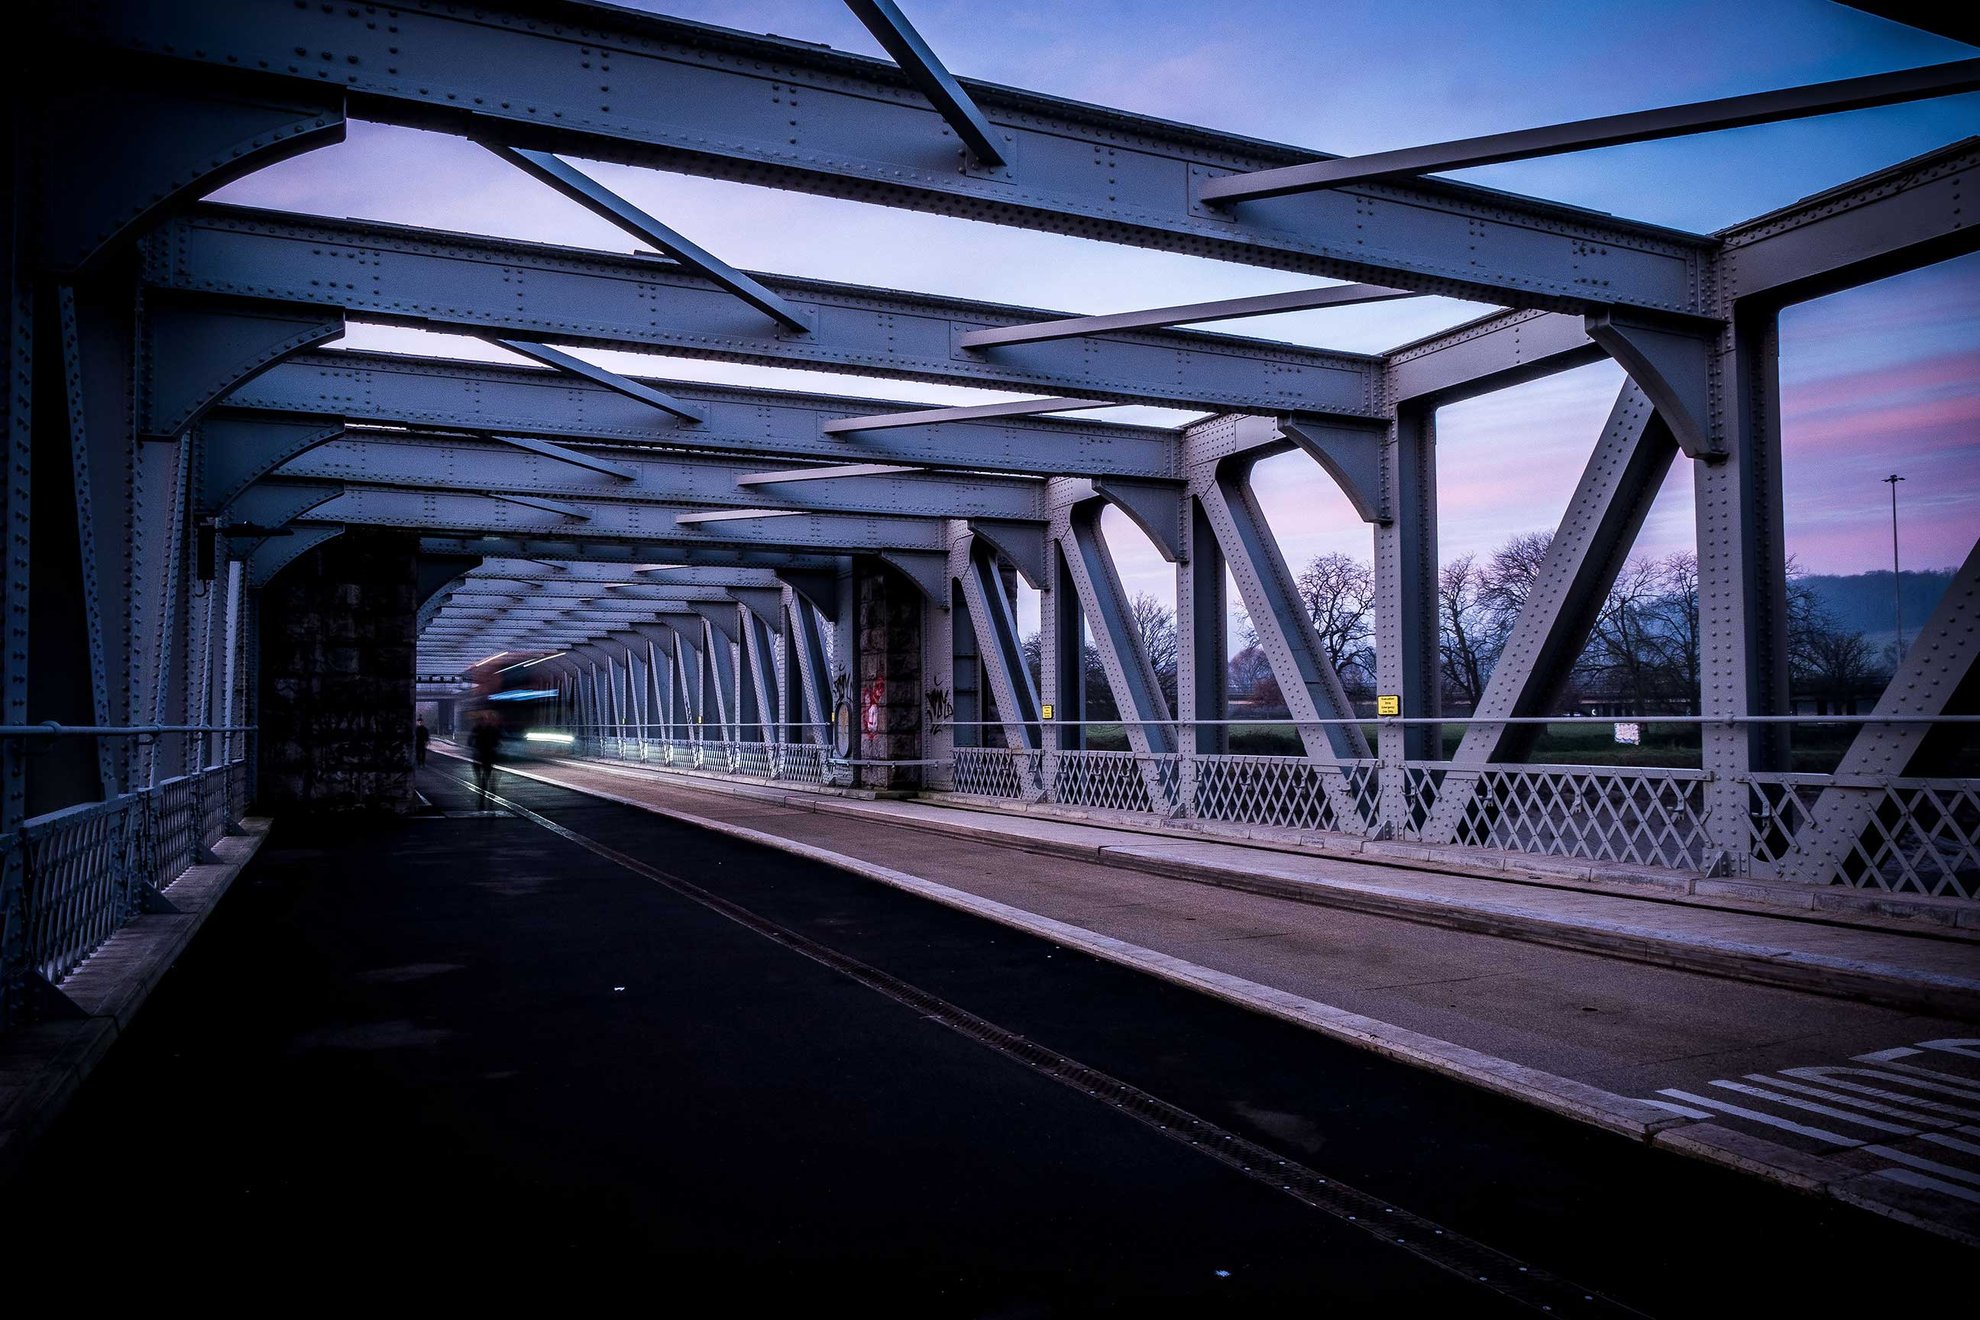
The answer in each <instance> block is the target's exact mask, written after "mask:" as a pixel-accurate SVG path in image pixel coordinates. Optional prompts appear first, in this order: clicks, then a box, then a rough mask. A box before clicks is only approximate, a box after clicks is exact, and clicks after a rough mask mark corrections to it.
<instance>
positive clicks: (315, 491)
mask: <svg viewBox="0 0 1980 1320" xmlns="http://www.w3.org/2000/svg"><path fill="white" fill-rule="evenodd" d="M264 492H265V493H267V494H268V495H269V496H270V501H269V507H270V508H271V509H273V508H274V507H275V505H276V503H277V500H278V498H286V499H287V501H288V502H289V503H290V504H292V505H293V506H295V507H296V508H297V510H298V513H299V512H301V511H303V510H307V511H309V512H311V513H312V515H313V516H314V518H315V519H316V520H318V521H323V522H339V523H344V524H364V525H368V526H375V527H408V528H415V529H418V530H421V531H431V532H436V533H448V532H452V533H458V534H460V535H463V536H472V535H491V534H492V535H497V536H500V535H504V534H509V535H521V536H530V535H545V534H548V535H552V536H554V535H556V534H558V533H560V532H563V531H565V530H566V529H571V525H572V522H573V519H571V518H570V517H568V516H567V515H564V514H561V513H556V512H552V511H549V510H545V509H540V508H534V507H530V506H527V505H519V504H513V503H509V502H505V501H503V500H501V499H497V498H493V497H490V496H487V495H477V494H464V493H457V492H451V491H418V490H399V489H393V488H389V487H382V486H357V485H346V486H344V487H343V489H342V493H341V494H339V493H337V492H335V491H334V490H333V489H331V488H329V487H323V486H318V485H316V484H313V483H310V484H301V485H294V484H291V483H288V482H285V481H283V480H282V479H280V478H269V479H267V480H264V481H260V482H257V483H256V484H255V485H254V486H252V487H250V488H249V489H248V491H247V493H246V494H245V495H243V496H242V497H241V499H239V500H236V501H235V506H236V507H242V506H243V505H244V503H245V502H249V501H253V502H254V503H253V504H251V505H248V507H258V505H259V501H258V500H256V497H257V496H259V495H261V494H263V493H264ZM585 509H586V514H587V517H586V518H585V519H584V521H583V525H582V534H583V536H584V538H585V539H586V540H587V541H592V540H606V541H631V542H637V543H640V544H643V545H648V546H655V545H669V544H671V545H682V544H685V545H694V544H703V545H727V546H738V545H743V546H781V547H786V548H791V549H809V550H818V551H825V552H849V551H868V552H876V551H892V550H907V551H915V550H919V551H924V552H934V551H940V550H944V549H945V547H944V543H943V540H942V522H941V520H940V519H936V518H892V517H881V516H877V515H854V514H820V513H793V514H788V515H779V516H777V517H769V518H753V519H744V520H740V521H736V522H723V523H708V524H695V525H690V526H683V525H682V524H681V523H680V522H679V521H678V519H679V518H680V516H681V515H683V514H686V513H691V512H692V511H693V510H692V509H691V508H690V507H688V506H683V505H673V504H607V503H605V502H603V501H600V500H593V501H590V502H588V503H587V504H586V506H585ZM291 516H296V515H294V514H292V515H291ZM259 525H263V526H279V525H280V524H279V523H266V524H259Z"/></svg>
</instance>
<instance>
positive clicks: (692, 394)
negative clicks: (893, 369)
mask: <svg viewBox="0 0 1980 1320" xmlns="http://www.w3.org/2000/svg"><path fill="white" fill-rule="evenodd" d="M661 384H665V385H666V386H667V389H668V392H669V393H671V394H674V395H676V396H678V397H680V398H682V399H684V400H686V401H688V402H689V403H690V404H693V405H695V406H697V407H699V408H702V409H704V410H705V412H706V421H705V423H704V424H703V425H701V426H697V427H695V428H693V429H692V432H689V431H684V430H681V429H679V428H677V427H675V426H674V425H672V424H671V423H668V422H666V421H665V420H664V419H657V420H656V418H655V415H654V413H653V410H652V409H650V408H647V407H645V406H644V405H642V404H639V403H637V402H635V401H633V400H631V399H626V398H624V397H623V396H621V395H619V394H618V393H616V392H615V391H612V390H608V389H606V388H604V387H602V386H598V385H594V384H591V383H590V382H588V381H583V380H578V379H574V378H572V377H569V376H566V375H562V374H560V373H557V372H548V371H536V370H530V369H527V368H519V367H498V366H488V365H484V364H481V363H467V362H446V361H435V360H432V359H421V358H410V357H402V356H397V355H392V354H381V353H355V352H318V353H300V354H297V355H295V356H294V357H292V358H290V359H289V360H288V361H286V362H283V363H282V364H281V365H279V366H277V367H275V368H273V369H272V370H270V371H267V372H264V373H262V374H261V375H260V376H257V377H256V378H254V379H253V380H251V381H248V382H247V383H246V384H245V385H243V386H241V387H240V388H238V389H236V390H235V391H234V392H233V393H232V394H230V395H229V396H228V397H227V400H226V402H227V404H228V406H230V407H233V408H244V409H249V410H254V411H262V412H273V413H305V414H308V415H310V416H312V417H321V416H325V415H335V416H343V417H345V418H346V419H347V420H349V421H353V422H375V423H385V424H388V425H393V426H410V427H432V428H438V429H444V430H452V431H469V432H477V431H486V432H492V433H496V434H503V435H518V434H519V435H529V436H536V437H540V438H543V439H550V440H559V441H585V440H591V441H596V442H601V443H621V444H643V445H651V446H673V447H684V446H691V447H693V448H695V449H699V450H705V451H709V452H716V453H733V454H748V455H752V456H754V458H755V460H756V461H757V463H758V464H759V465H760V464H761V462H762V461H763V459H764V458H765V457H769V456H776V457H779V458H791V459H807V458H818V459H829V460H831V461H833V462H874V461H882V462H893V463H912V464H916V465H920V466H927V467H940V468H967V469H971V470H979V471H982V470H987V471H993V472H997V471H1001V472H1019V473H1032V474H1036V475H1040V476H1056V475H1073V474H1079V475H1105V476H1129V477H1169V476H1173V475H1174V473H1173V471H1172V468H1173V463H1174V454H1173V451H1174V447H1175V441H1174V435H1173V433H1171V432H1169V431H1166V430H1163V429H1161V428H1159V427H1151V426H1126V425H1122V424H1120V423H1117V422H1089V421H1072V420H1064V419H1059V418H1035V417H1001V418H995V419H991V420H987V421H981V422H962V421H952V422H949V423H946V424H943V425H935V426H914V427H903V428H901V429H898V430H886V431H875V432H867V433H862V434H859V435H850V436H845V437H834V436H828V435H826V434H824V424H825V423H826V422H828V421H832V420H835V419H839V418H844V417H846V416H848V415H858V414H859V413H861V412H863V411H870V410H872V409H876V408H878V409H882V410H884V409H887V408H890V407H891V408H894V409H900V410H905V409H907V408H909V407H910V406H911V405H906V404H892V405H889V404H886V403H879V402H876V401H873V400H864V399H843V398H836V397H830V396H821V395H808V394H789V393H783V392H778V391H770V390H742V389H729V388H724V387H719V386H709V385H691V384H684V383H674V382H661Z"/></svg>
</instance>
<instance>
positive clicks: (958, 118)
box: [846, 0, 1004, 168]
mask: <svg viewBox="0 0 1980 1320" xmlns="http://www.w3.org/2000/svg"><path fill="white" fill-rule="evenodd" d="M846 7H847V8H848V9H850V10H852V11H853V14H854V15H855V16H856V17H858V19H859V21H860V22H862V23H864V24H866V30H867V31H868V32H871V33H872V34H873V37H874V40H876V41H878V42H879V43H880V44H881V45H882V46H884V47H885V48H886V50H887V53H888V54H889V55H892V56H893V57H894V63H896V64H898V65H900V66H901V72H903V73H905V74H906V75H907V76H908V79H909V80H910V81H911V82H913V83H914V85H915V86H916V87H919V88H920V89H921V92H922V95H924V96H926V97H927V98H928V99H929V100H930V101H931V102H933V103H934V106H935V108H936V109H937V110H938V111H940V112H941V114H942V118H944V119H946V120H947V121H948V122H949V127H950V128H952V129H954V130H955V134H956V136H957V137H959V138H961V139H962V142H963V145H964V146H966V147H968V148H969V152H970V154H971V155H972V156H974V157H976V161H977V163H978V164H979V165H984V166H988V167H991V168H995V167H996V166H999V165H1002V164H1004V153H1003V151H1002V149H1001V148H999V147H998V145H997V130H996V129H994V128H992V127H991V126H990V121H989V120H988V119H985V118H984V117H983V112H982V111H981V110H979V109H977V108H976V102H975V101H972V100H971V99H970V96H969V93H968V92H966V91H964V90H963V89H962V84H961V83H958V82H957V81H956V80H955V79H954V78H953V77H952V76H950V74H949V71H948V70H947V69H945V68H943V67H942V61H941V59H940V58H938V57H937V56H936V54H935V52H934V50H933V49H931V48H930V47H929V45H928V43H927V42H926V41H923V40H922V38H921V34H920V33H919V32H916V31H915V30H914V25H913V24H912V23H910V22H908V21H907V15H905V14H903V13H902V12H901V7H900V6H899V5H897V4H895V3H894V0H846Z"/></svg>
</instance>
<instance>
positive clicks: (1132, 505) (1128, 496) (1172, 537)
mask: <svg viewBox="0 0 1980 1320" xmlns="http://www.w3.org/2000/svg"><path fill="white" fill-rule="evenodd" d="M1093 489H1094V490H1096V491H1098V492H1099V493H1100V494H1101V496H1103V497H1104V498H1105V499H1106V501H1107V502H1108V503H1109V504H1111V505H1113V506H1114V507H1115V508H1117V509H1119V510H1120V511H1121V512H1122V513H1124V514H1126V515H1127V516H1128V517H1129V519H1131V520H1132V521H1133V523H1134V525H1135V526H1136V527H1139V528H1140V529H1141V530H1142V532H1143V533H1145V534H1146V535H1147V537H1148V539H1149V540H1151V541H1153V542H1154V543H1155V548H1156V549H1157V550H1158V551H1160V552H1161V554H1162V558H1164V559H1166V560H1167V561H1168V562H1170V563H1171V564H1174V563H1179V562H1180V561H1181V560H1182V541H1183V528H1182V518H1183V491H1182V487H1181V486H1180V485H1178V484H1173V483H1168V482H1159V481H1136V480H1133V479H1131V478H1124V477H1095V478H1094V479H1093ZM1033 585H1034V586H1035V585H1037V584H1036V583H1034V584H1033Z"/></svg>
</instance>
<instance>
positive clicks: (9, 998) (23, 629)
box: [0, 116, 36, 1028]
mask: <svg viewBox="0 0 1980 1320" xmlns="http://www.w3.org/2000/svg"><path fill="white" fill-rule="evenodd" d="M23 132H24V130H23V128H22V126H21V123H20V120H19V118H18V117H13V116H8V117H5V118H0V151H4V153H5V159H4V167H5V171H6V180H7V190H6V195H5V196H4V197H0V231H3V232H0V242H4V244H5V251H6V261H7V301H6V307H5V311H4V313H0V315H4V317H5V322H4V331H5V335H6V340H5V343H6V352H7V364H6V365H7V375H6V380H5V382H4V383H0V399H4V400H5V403H4V406H5V408H6V415H5V418H4V421H5V425H6V434H7V456H6V465H5V468H4V470H0V522H3V524H4V525H0V532H4V534H5V544H4V545H0V565H4V573H0V597H3V598H0V611H4V613H5V616H6V638H5V641H4V644H0V721H5V722H6V723H8V724H26V723H27V717H28V704H27V696H28V665H27V662H28V590H29V579H28V532H29V524H30V518H29V504H28V495H29V480H30V476H31V473H32V471H33V458H34V430H33V420H34V418H33V393H32V391H33V381H34V354H35V347H36V345H35V342H34V289H33V285H32V283H31V281H30V279H29V276H28V270H27V258H26V254H25V253H24V251H23V250H22V249H23V239H24V237H25V236H24V235H23V233H22V228H23V221H24V219H25V217H24V216H23V214H22V212H23V210H24V209H25V208H26V207H27V206H28V205H29V202H28V193H27V189H26V188H25V186H24V185H25V183H26V181H27V174H28V170H27V168H26V164H25V160H24V157H25V156H26V144H25V143H24V142H23V141H22V140H21V134H22V133H23ZM26 817H27V747H26V745H25V744H24V743H23V742H22V741H21V740H20V739H18V738H9V739H4V740H0V840H5V842H4V843H0V1028H4V1027H6V1026H7V1025H8V1024H9V1023H10V1022H12V1021H15V1020H17V1019H19V1018H20V1017H22V1016H23V1015H24V1013H25V1008H24V1004H23V1000H24V998H25V996H26V993H27V978H28V976H29V974H30V973H29V969H28V965H27V869H26V858H25V857H24V855H23V853H22V850H21V849H20V848H19V847H18V846H15V845H14V843H13V840H14V834H15V831H16V830H18V829H19V828H20V825H21V822H22V821H23V820H24V819H26Z"/></svg>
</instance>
